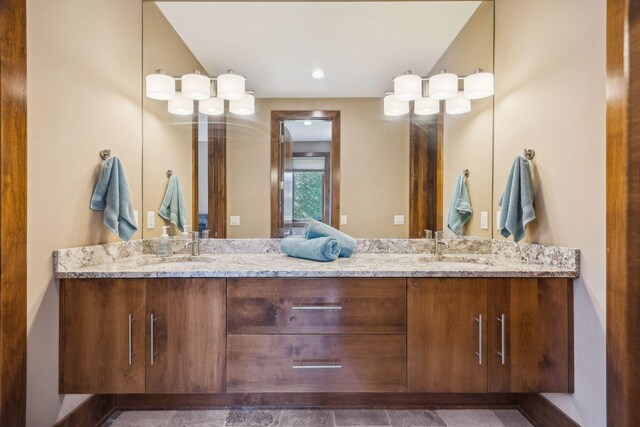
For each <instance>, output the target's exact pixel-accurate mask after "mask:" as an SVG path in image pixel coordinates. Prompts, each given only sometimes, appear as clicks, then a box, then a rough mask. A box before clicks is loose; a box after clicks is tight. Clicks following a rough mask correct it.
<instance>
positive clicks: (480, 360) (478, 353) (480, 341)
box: [475, 314, 482, 365]
mask: <svg viewBox="0 0 640 427" xmlns="http://www.w3.org/2000/svg"><path fill="white" fill-rule="evenodd" d="M475 320H476V322H478V351H476V355H477V356H478V364H480V365H482V314H478V317H476V319H475Z"/></svg>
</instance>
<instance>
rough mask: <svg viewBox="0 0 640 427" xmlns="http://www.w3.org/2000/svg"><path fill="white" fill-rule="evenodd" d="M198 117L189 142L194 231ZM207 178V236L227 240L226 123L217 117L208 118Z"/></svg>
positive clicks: (197, 195)
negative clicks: (190, 144) (190, 143)
mask: <svg viewBox="0 0 640 427" xmlns="http://www.w3.org/2000/svg"><path fill="white" fill-rule="evenodd" d="M198 126H199V121H198V115H197V114H194V119H193V125H192V131H191V141H192V169H193V171H192V185H191V188H192V199H191V200H192V202H191V205H192V208H191V212H192V220H191V221H192V224H193V230H194V231H196V230H197V229H198V228H197V225H198V223H199V220H200V218H199V200H198V198H199V192H198V189H199V185H200V183H199V173H198V156H199V151H200V150H199V141H198V135H199V134H198ZM207 139H208V150H207V156H208V159H207V175H208V178H207V179H208V181H209V191H208V195H207V200H208V201H207V206H208V208H207V215H208V218H207V222H208V225H209V227H208V228H209V236H210V237H211V238H215V239H225V238H226V237H227V122H226V117H224V116H220V117H217V118H215V119H214V120H211V119H210V118H207Z"/></svg>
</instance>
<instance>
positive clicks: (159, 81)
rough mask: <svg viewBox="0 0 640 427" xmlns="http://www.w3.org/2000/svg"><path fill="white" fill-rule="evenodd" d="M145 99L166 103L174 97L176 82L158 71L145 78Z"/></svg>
mask: <svg viewBox="0 0 640 427" xmlns="http://www.w3.org/2000/svg"><path fill="white" fill-rule="evenodd" d="M145 82H146V85H145V86H146V93H147V98H151V99H157V100H159V101H168V100H170V99H172V98H173V97H175V96H176V81H175V79H174V78H173V77H171V76H167V75H166V74H165V73H164V71H162V70H158V71H156V72H155V73H154V74H149V75H147V77H146V78H145Z"/></svg>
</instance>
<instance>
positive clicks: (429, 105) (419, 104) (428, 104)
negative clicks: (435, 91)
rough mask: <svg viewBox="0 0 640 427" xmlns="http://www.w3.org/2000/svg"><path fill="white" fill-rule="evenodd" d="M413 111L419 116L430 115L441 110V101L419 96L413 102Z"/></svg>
mask: <svg viewBox="0 0 640 427" xmlns="http://www.w3.org/2000/svg"><path fill="white" fill-rule="evenodd" d="M413 112H414V113H416V114H417V115H419V116H428V115H431V114H438V113H439V112H440V101H438V100H437V99H433V98H418V99H416V101H415V103H414V104H413Z"/></svg>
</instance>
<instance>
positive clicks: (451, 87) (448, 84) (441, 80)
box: [429, 73, 458, 99]
mask: <svg viewBox="0 0 640 427" xmlns="http://www.w3.org/2000/svg"><path fill="white" fill-rule="evenodd" d="M456 95H458V76H456V75H455V74H452V73H441V74H436V75H435V76H433V77H431V78H429V98H433V99H450V98H453V97H454V96H456Z"/></svg>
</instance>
